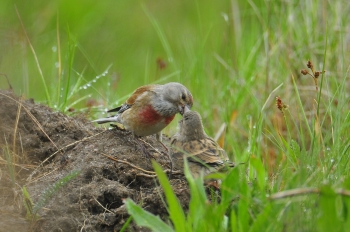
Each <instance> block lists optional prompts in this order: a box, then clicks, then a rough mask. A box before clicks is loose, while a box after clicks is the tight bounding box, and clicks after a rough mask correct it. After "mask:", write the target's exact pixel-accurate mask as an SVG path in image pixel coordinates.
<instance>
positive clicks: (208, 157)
mask: <svg viewBox="0 0 350 232" xmlns="http://www.w3.org/2000/svg"><path fill="white" fill-rule="evenodd" d="M171 145H172V147H173V150H174V151H173V153H172V158H173V162H174V164H175V167H177V168H178V169H183V158H184V157H186V158H187V159H188V162H189V168H190V170H191V172H192V174H193V175H194V176H195V177H197V176H199V175H200V173H201V172H203V174H204V175H207V174H210V173H212V172H217V171H223V170H224V169H225V168H226V167H234V163H232V162H231V161H229V159H228V156H227V154H226V152H225V151H224V150H223V149H222V148H221V147H220V146H219V145H218V144H217V143H216V142H215V141H214V140H213V139H212V138H210V137H209V136H208V135H207V134H206V133H205V132H204V129H203V124H202V119H201V117H200V115H199V113H197V112H195V111H186V112H185V113H184V114H183V118H182V119H181V120H180V121H179V132H178V133H177V134H176V135H174V136H173V138H172V141H171Z"/></svg>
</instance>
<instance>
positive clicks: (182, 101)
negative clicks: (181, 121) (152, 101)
mask: <svg viewBox="0 0 350 232" xmlns="http://www.w3.org/2000/svg"><path fill="white" fill-rule="evenodd" d="M164 91H165V100H167V101H169V102H172V103H173V104H175V105H176V106H177V108H178V112H179V113H180V114H181V115H183V114H184V113H185V112H186V111H189V110H190V109H191V107H192V105H193V97H192V94H191V92H190V91H189V90H188V89H187V88H186V87H185V86H183V85H182V84H180V83H177V82H170V83H167V84H165V85H164Z"/></svg>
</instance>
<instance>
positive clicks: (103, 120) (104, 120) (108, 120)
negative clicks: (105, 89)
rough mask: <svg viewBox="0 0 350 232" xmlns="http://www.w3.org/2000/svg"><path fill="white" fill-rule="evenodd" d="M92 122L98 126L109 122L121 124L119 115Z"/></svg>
mask: <svg viewBox="0 0 350 232" xmlns="http://www.w3.org/2000/svg"><path fill="white" fill-rule="evenodd" d="M92 122H96V123H98V124H103V123H107V122H118V123H120V120H119V115H115V116H111V117H107V118H99V119H96V120H94V121H92Z"/></svg>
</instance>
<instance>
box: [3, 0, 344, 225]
mask: <svg viewBox="0 0 350 232" xmlns="http://www.w3.org/2000/svg"><path fill="white" fill-rule="evenodd" d="M16 9H17V10H16ZM349 10H350V3H349V2H348V1H341V0H335V1H326V0H317V1H311V0H307V1H297V0H289V1H268V0H259V1H257V0H255V1H254V0H250V1H238V0H231V1H228V0H226V1H209V0H202V1H185V0H179V1H168V0H166V1H154V0H149V1H141V0H138V1H137V0H130V1H111V0H106V1H90V0H84V1H82V0H73V1H67V0H62V1H43V0H37V1H7V0H2V1H0V22H1V26H0V73H2V74H6V76H7V77H8V79H9V81H10V83H11V85H12V87H13V89H14V91H15V92H16V93H18V94H23V95H24V96H26V97H28V98H34V99H35V100H36V101H38V102H42V103H44V104H48V105H50V106H51V107H53V108H56V109H57V110H61V111H63V112H66V113H69V114H77V113H79V112H84V113H86V112H88V113H89V117H91V118H96V117H98V116H101V115H103V114H104V113H103V112H104V110H105V109H106V108H109V107H114V106H116V105H117V104H120V103H122V102H123V101H124V100H125V98H126V97H127V95H128V94H130V93H131V92H132V91H133V90H134V89H135V88H137V87H138V86H140V85H144V84H149V83H154V82H157V83H166V82H169V81H178V82H181V83H183V84H184V85H186V86H187V87H188V88H189V89H190V90H191V92H192V93H193V96H194V100H195V104H194V107H193V108H194V110H196V111H199V112H200V114H201V115H202V117H203V123H204V125H205V128H206V130H207V132H208V134H209V135H210V136H214V135H215V134H216V133H217V132H218V131H219V128H220V127H221V126H222V125H223V124H226V131H225V132H224V133H223V135H224V136H221V141H220V144H222V145H223V146H224V148H225V149H226V150H227V152H228V154H229V156H230V157H231V158H232V159H233V160H235V161H236V162H238V163H239V162H245V165H241V166H240V167H238V168H237V170H239V171H238V174H237V173H236V174H232V175H231V176H234V175H236V176H237V177H238V178H239V179H238V180H236V181H239V182H240V183H242V182H244V183H245V182H247V183H248V182H249V183H252V185H249V190H247V189H246V188H248V186H245V185H244V186H243V187H242V186H241V188H243V189H245V190H244V191H246V192H247V193H249V194H248V195H249V197H248V195H247V196H246V198H243V199H244V200H245V201H244V202H245V204H243V203H238V204H239V205H238V206H237V208H235V210H236V211H230V212H231V214H230V215H231V217H230V220H231V221H230V222H231V226H232V224H234V223H233V221H232V220H233V219H232V218H236V219H237V221H238V222H239V223H238V224H237V228H239V230H241V231H246V230H245V229H247V228H255V227H254V226H253V223H252V221H253V219H254V220H255V219H257V218H260V221H259V223H261V226H262V228H266V230H271V231H275V230H276V229H278V230H282V228H285V229H286V230H287V231H295V230H299V231H314V230H313V229H314V226H315V227H317V230H319V231H322V230H328V231H340V230H341V229H344V228H350V227H347V225H349V220H350V219H349V213H348V212H349V210H350V208H349V207H350V205H349V201H348V200H347V198H346V197H343V195H346V194H343V195H342V194H341V193H342V192H341V191H340V190H341V189H343V188H347V189H348V188H349V186H350V181H349V178H348V175H349V155H350V154H349V146H350V142H349V135H348V133H349V131H350V129H349V124H350V119H349V91H348V89H349V80H348V79H349V78H348V67H349V59H350V56H349V42H350V34H349V30H350V29H349V28H350V19H349V17H350V14H349V13H348V12H350V11H349ZM21 22H22V23H23V26H22V25H21ZM308 60H311V61H312V62H313V64H314V67H315V70H316V71H322V70H326V73H325V74H323V75H321V76H320V77H319V78H317V80H318V83H317V87H318V89H317V90H316V86H315V82H314V79H313V78H312V77H311V76H310V75H306V76H303V75H302V74H301V73H300V70H301V69H307V67H306V63H307V61H308ZM309 71H310V72H311V70H309ZM7 87H8V84H7V81H6V79H5V77H4V76H0V88H7ZM277 96H280V98H281V100H282V101H283V104H285V105H288V108H286V109H283V110H282V111H280V110H279V109H278V108H277V107H276V105H275V103H276V101H275V98H276V97H277ZM177 120H178V118H176V120H175V122H173V123H172V125H171V126H170V127H169V128H167V129H166V130H165V133H167V134H169V135H172V134H173V133H175V129H176V121H177ZM234 172H236V171H234ZM305 187H313V188H316V189H317V191H316V192H317V193H318V194H316V196H315V195H313V194H306V196H304V197H302V198H299V197H298V198H297V199H298V200H295V198H293V197H287V200H285V201H282V202H280V201H278V202H277V203H275V202H274V201H272V202H273V203H271V200H269V199H268V198H267V197H269V196H270V194H273V193H277V192H280V191H284V190H288V189H300V188H305ZM236 190H237V189H236ZM236 190H234V191H233V190H232V194H239V193H240V191H238V190H237V191H236ZM302 193H303V192H302ZM327 194H328V195H327ZM325 195H326V196H327V198H326V200H325V199H324V196H325ZM322 197H323V198H322ZM241 199H242V198H241ZM241 202H242V200H241ZM237 209H239V210H238V211H237ZM211 210H212V209H211ZM245 210H246V211H247V212H249V214H247V215H241V214H239V213H236V215H235V216H232V212H242V211H245ZM214 211H215V210H214ZM329 214H332V216H329V217H328V216H325V215H329ZM268 215H270V217H269V216H268ZM272 218H274V221H273V220H272ZM264 219H265V221H264ZM264 223H266V224H264ZM328 223H329V224H333V225H334V223H336V224H337V225H341V226H336V228H335V227H331V226H328ZM255 226H256V228H260V227H258V226H260V225H255ZM232 228H233V227H232ZM235 228H236V227H235ZM334 229H335V230H334Z"/></svg>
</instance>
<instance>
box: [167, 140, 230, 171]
mask: <svg viewBox="0 0 350 232" xmlns="http://www.w3.org/2000/svg"><path fill="white" fill-rule="evenodd" d="M171 144H172V145H173V146H174V147H177V148H180V149H182V151H184V152H186V153H188V155H187V156H188V158H189V159H190V160H191V161H194V162H200V163H205V164H208V165H222V164H224V162H225V161H228V160H229V159H228V157H227V154H226V152H225V151H224V150H223V149H222V148H221V147H220V146H219V145H218V144H217V143H216V142H215V141H214V140H213V139H211V138H209V137H206V138H204V139H200V140H191V141H185V142H181V141H179V140H177V139H176V138H175V139H173V141H172V143H171ZM180 151H181V150H180Z"/></svg>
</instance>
